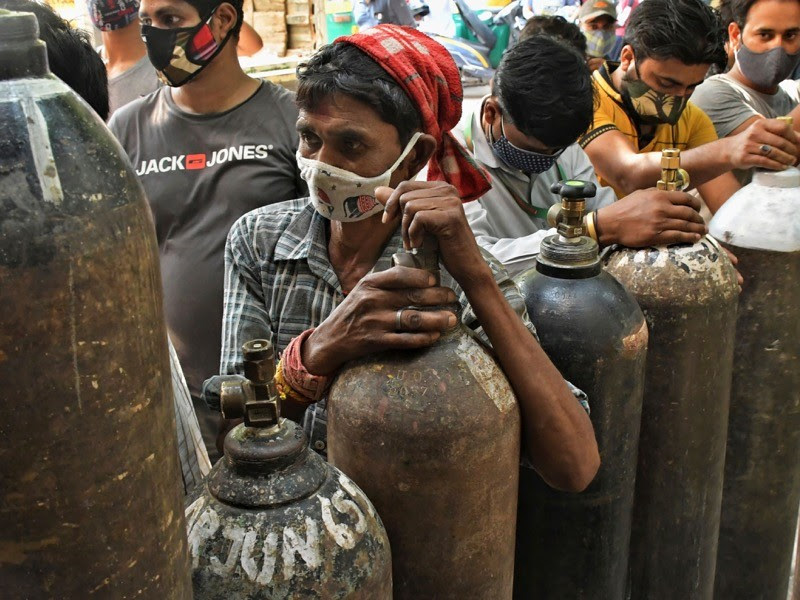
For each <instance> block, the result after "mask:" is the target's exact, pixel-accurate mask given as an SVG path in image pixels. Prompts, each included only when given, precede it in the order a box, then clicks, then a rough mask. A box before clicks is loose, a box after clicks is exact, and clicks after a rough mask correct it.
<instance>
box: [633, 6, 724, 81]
mask: <svg viewBox="0 0 800 600" xmlns="http://www.w3.org/2000/svg"><path fill="white" fill-rule="evenodd" d="M726 40H727V34H726V33H725V31H724V28H723V27H722V23H721V21H720V19H719V15H718V14H717V12H716V11H715V10H714V9H713V8H711V7H710V6H708V5H707V4H706V3H705V2H703V0H652V1H651V0H648V1H647V2H642V3H641V4H639V5H638V6H637V7H636V8H635V9H634V11H633V13H631V18H630V20H629V21H628V26H627V27H626V29H625V44H630V46H631V47H632V48H633V53H634V56H636V58H638V59H639V60H640V61H642V60H644V59H646V58H653V59H656V60H667V59H670V58H675V59H677V60H679V61H681V62H682V63H684V64H686V65H722V66H724V65H725V63H726V62H727V55H726V54H725V41H726Z"/></svg>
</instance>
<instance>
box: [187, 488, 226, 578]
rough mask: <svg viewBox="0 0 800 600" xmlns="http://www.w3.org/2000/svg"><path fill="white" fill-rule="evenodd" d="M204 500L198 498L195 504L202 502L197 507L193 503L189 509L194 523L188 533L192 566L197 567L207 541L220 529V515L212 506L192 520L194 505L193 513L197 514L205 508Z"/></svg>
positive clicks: (190, 520) (190, 519)
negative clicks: (192, 511)
mask: <svg viewBox="0 0 800 600" xmlns="http://www.w3.org/2000/svg"><path fill="white" fill-rule="evenodd" d="M202 500H203V499H202V498H198V499H197V500H196V501H195V503H194V504H197V503H198V502H201V504H200V505H199V506H197V507H194V504H193V505H192V506H190V507H189V509H187V517H188V518H189V522H190V523H192V526H191V529H190V530H189V535H188V538H189V552H190V554H191V555H192V567H193V568H195V569H196V568H197V567H198V566H199V565H200V551H201V550H202V548H203V546H204V545H205V543H206V542H207V541H208V540H210V539H211V537H212V536H213V535H214V534H215V533H216V532H217V530H218V529H219V516H218V515H217V513H216V511H214V510H213V509H211V508H207V509H206V510H205V511H204V512H203V513H201V514H200V516H199V517H198V518H197V519H196V520H194V522H192V518H191V516H189V514H188V513H189V511H191V510H193V507H194V513H193V514H197V513H198V512H199V511H200V510H201V509H202V508H203V504H202ZM217 562H219V559H217Z"/></svg>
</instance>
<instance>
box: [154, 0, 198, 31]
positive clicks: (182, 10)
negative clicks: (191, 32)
mask: <svg viewBox="0 0 800 600" xmlns="http://www.w3.org/2000/svg"><path fill="white" fill-rule="evenodd" d="M139 18H140V19H141V21H142V25H152V26H153V27H158V28H159V29H176V28H178V27H191V26H192V25H197V24H198V23H199V22H200V18H201V17H200V15H199V14H198V12H197V9H196V8H195V7H194V6H192V5H191V4H189V3H188V2H184V1H183V0H141V4H140V5H139Z"/></svg>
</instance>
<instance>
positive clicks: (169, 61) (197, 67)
mask: <svg viewBox="0 0 800 600" xmlns="http://www.w3.org/2000/svg"><path fill="white" fill-rule="evenodd" d="M215 10H216V9H215ZM213 16H214V11H213V10H212V11H211V14H210V15H209V16H208V18H206V19H203V20H201V21H200V22H199V23H198V24H197V25H193V26H192V27H177V28H175V29H161V28H158V27H152V26H151V25H142V41H143V42H144V43H145V46H147V56H148V58H149V59H150V62H151V63H152V64H153V67H155V69H156V72H157V73H158V78H159V79H160V80H161V81H162V82H163V83H165V84H166V85H169V86H172V87H180V86H182V85H183V84H184V83H187V82H188V81H190V80H191V79H192V78H193V77H195V76H196V75H197V74H198V73H200V71H202V70H203V69H204V68H205V67H206V66H207V65H208V64H209V63H210V62H211V61H212V60H213V59H214V57H215V56H216V55H217V54H219V52H220V50H222V48H223V47H224V46H225V43H226V42H227V41H228V39H229V38H230V37H231V34H232V33H233V29H231V30H230V31H228V34H227V35H226V36H225V38H224V39H223V40H222V42H221V43H219V44H218V43H217V41H216V40H215V39H214V35H213V34H212V33H211V27H210V26H209V24H210V23H211V19H212V18H213Z"/></svg>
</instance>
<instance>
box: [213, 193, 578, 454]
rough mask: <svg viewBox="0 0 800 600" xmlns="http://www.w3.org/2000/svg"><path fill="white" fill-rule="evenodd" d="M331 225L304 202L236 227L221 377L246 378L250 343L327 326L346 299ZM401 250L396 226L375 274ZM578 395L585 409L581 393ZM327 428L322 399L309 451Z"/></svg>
mask: <svg viewBox="0 0 800 600" xmlns="http://www.w3.org/2000/svg"><path fill="white" fill-rule="evenodd" d="M326 224H327V219H325V218H324V217H322V216H321V215H319V214H318V213H317V212H316V210H314V207H313V206H312V205H311V204H310V203H309V202H308V199H307V198H303V199H299V200H289V201H287V202H281V203H279V204H272V205H269V206H265V207H262V208H258V209H256V210H254V211H252V212H249V213H247V214H246V215H245V216H243V217H241V218H240V219H239V220H238V221H237V222H236V223H235V224H234V226H233V228H231V231H230V233H229V234H228V241H227V244H226V246H225V313H224V317H223V321H222V359H221V362H220V373H222V374H223V375H225V374H241V373H243V357H242V350H241V348H242V344H243V343H244V342H246V341H248V340H252V339H256V338H261V339H268V340H270V341H271V342H272V343H273V345H274V346H275V349H276V350H277V352H278V353H281V352H283V350H284V349H285V348H286V346H287V345H288V344H289V342H290V341H291V340H292V338H294V337H296V336H298V335H299V334H300V333H302V332H303V331H305V330H306V329H309V328H311V327H316V326H317V325H319V324H320V323H322V322H323V321H324V320H325V319H326V318H327V317H328V315H330V314H331V312H333V310H334V308H336V307H337V306H338V305H339V304H340V303H341V302H342V301H343V300H344V294H343V293H342V288H341V285H340V284H339V278H338V276H337V275H336V272H335V271H334V269H333V266H332V265H331V263H330V261H329V259H328V235H327V227H326ZM402 248H403V240H402V237H401V233H400V228H398V229H397V231H395V233H394V234H393V235H392V237H391V238H390V239H389V241H388V242H387V244H386V246H385V248H384V249H383V253H382V254H381V256H380V258H378V261H377V262H376V263H375V266H374V267H373V269H372V270H373V271H376V272H377V271H383V270H386V269H388V268H390V267H391V259H392V255H393V254H394V253H396V252H398V251H400V250H401V249H402ZM482 252H483V253H484V258H485V259H486V260H487V262H488V264H489V266H490V267H491V269H492V272H493V274H494V276H495V280H496V281H497V284H498V286H499V287H500V290H501V291H502V292H503V295H504V296H505V298H506V300H507V301H508V303H509V304H510V305H511V307H512V308H513V309H514V311H515V312H516V313H517V314H519V315H520V318H522V320H523V322H524V323H525V325H526V326H527V328H528V329H529V330H530V332H531V334H532V335H534V336H536V330H535V329H534V327H533V324H532V323H531V322H530V319H528V314H527V312H526V310H525V302H524V301H523V299H522V296H521V295H520V293H519V290H518V289H517V287H516V285H515V284H514V282H513V281H512V280H511V278H510V277H509V276H508V274H507V273H506V271H505V269H504V268H503V267H502V265H501V264H500V263H499V262H497V261H496V260H495V259H494V258H492V257H491V255H490V254H488V253H487V252H484V251H482ZM441 281H442V283H441V285H442V286H445V287H449V288H452V289H453V291H454V292H455V293H456V295H457V296H458V297H459V301H460V303H461V306H462V307H463V311H462V315H461V319H462V322H463V323H464V325H466V326H467V327H469V328H470V329H472V330H473V331H474V332H475V334H476V335H477V336H478V337H480V338H481V339H482V340H483V341H484V342H485V343H486V344H489V340H488V338H487V337H486V334H485V333H484V332H483V329H482V328H481V327H480V323H478V321H477V319H476V317H475V315H474V313H473V311H472V308H471V307H470V305H469V301H468V300H467V297H466V294H465V293H464V292H463V290H462V289H461V287H460V286H459V285H458V283H457V282H456V281H455V279H453V278H452V277H451V276H450V274H449V273H447V271H446V270H445V269H444V268H442V273H441ZM572 390H573V393H574V394H575V396H576V397H577V398H578V399H579V400H580V401H581V403H582V404H584V406H587V405H586V404H585V402H586V397H585V395H584V394H583V392H581V391H579V390H578V389H577V388H574V387H573V388H572ZM325 422H326V419H325V405H324V400H323V401H321V402H319V403H317V404H315V405H312V406H311V407H309V410H308V411H307V412H306V418H305V424H304V425H305V428H306V433H308V434H309V438H310V440H311V447H312V448H314V449H315V450H317V451H319V452H321V453H324V452H323V451H324V450H325V446H326V435H325Z"/></svg>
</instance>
